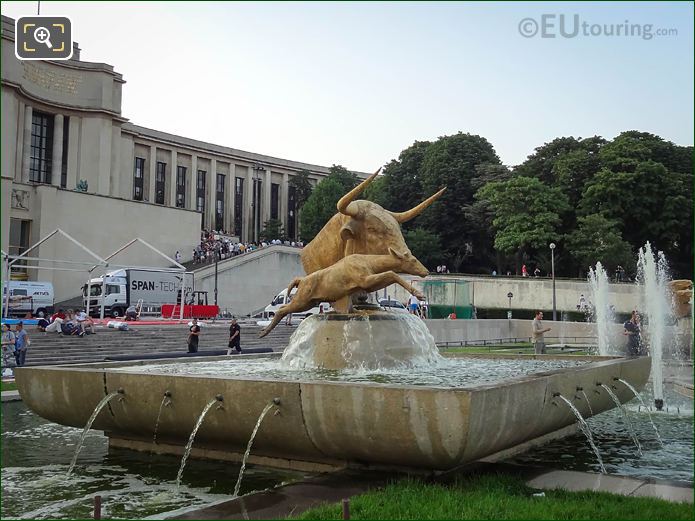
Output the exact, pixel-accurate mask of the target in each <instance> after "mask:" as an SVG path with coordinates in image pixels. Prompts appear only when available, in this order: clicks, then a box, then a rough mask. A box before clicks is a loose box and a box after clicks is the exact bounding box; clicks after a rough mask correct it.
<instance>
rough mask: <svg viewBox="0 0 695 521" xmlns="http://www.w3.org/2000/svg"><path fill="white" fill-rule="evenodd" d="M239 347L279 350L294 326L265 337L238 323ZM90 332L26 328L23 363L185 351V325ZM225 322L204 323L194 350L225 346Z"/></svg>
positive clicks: (282, 327)
mask: <svg viewBox="0 0 695 521" xmlns="http://www.w3.org/2000/svg"><path fill="white" fill-rule="evenodd" d="M240 326H241V347H242V349H246V348H253V347H270V348H272V349H273V350H275V351H281V350H282V349H284V348H285V346H286V345H287V343H288V342H289V338H290V335H291V334H292V333H293V332H294V330H295V329H296V325H295V326H285V325H284V324H280V325H278V327H277V328H275V329H274V330H273V331H272V332H271V333H270V334H269V335H268V336H266V337H265V338H258V333H259V331H260V330H261V327H260V326H257V325H256V324H254V323H240ZM96 331H97V333H96V334H94V335H85V336H84V337H82V338H80V337H77V336H63V335H58V334H57V333H41V332H39V331H37V330H35V329H31V328H30V329H29V330H28V333H29V338H30V340H31V346H30V347H29V351H28V353H27V363H26V365H27V366H37V365H56V364H77V363H85V362H103V361H104V360H105V359H106V358H107V357H113V356H120V355H131V356H137V355H139V354H142V355H155V354H161V353H185V352H187V350H188V347H187V345H186V338H187V336H188V326H187V325H185V324H182V325H161V326H157V325H155V326H149V325H147V326H131V327H130V329H129V330H128V331H118V330H116V329H110V328H106V327H97V329H96ZM228 339H229V322H226V321H225V322H217V323H216V324H204V325H203V327H202V331H201V335H200V343H199V346H198V351H200V352H204V351H214V350H220V349H226V348H227V341H228Z"/></svg>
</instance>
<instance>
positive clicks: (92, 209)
mask: <svg viewBox="0 0 695 521" xmlns="http://www.w3.org/2000/svg"><path fill="white" fill-rule="evenodd" d="M23 188H24V189H26V190H29V191H30V193H31V204H32V207H31V215H32V217H33V222H32V225H33V230H32V240H33V241H34V242H36V241H37V240H38V239H40V238H43V237H45V236H47V235H48V234H49V233H51V232H52V231H54V230H55V229H56V228H60V229H62V230H64V231H66V232H67V233H68V234H69V235H71V236H73V237H74V238H75V239H77V240H78V241H80V242H81V243H82V244H84V245H85V246H86V247H87V248H89V249H90V250H91V251H93V252H94V253H96V254H97V255H99V256H101V257H105V256H107V255H109V254H111V253H113V252H114V251H115V250H116V249H117V248H119V247H120V246H122V245H124V244H125V243H126V242H128V241H130V240H132V239H134V238H136V237H140V238H141V239H143V240H145V241H147V242H148V243H150V244H151V245H152V246H154V247H155V248H157V249H159V250H160V251H162V252H163V253H165V254H166V255H169V256H170V257H173V256H174V253H175V252H176V250H180V251H191V250H192V249H193V247H194V245H195V243H194V241H195V240H196V239H197V237H198V230H199V229H200V214H198V213H196V212H191V211H188V210H180V209H178V210H177V209H174V208H161V207H155V206H153V205H148V204H144V203H138V202H135V201H127V200H121V199H114V198H112V197H105V196H98V195H91V194H83V193H79V192H74V191H71V190H62V189H60V188H57V187H55V186H51V185H38V186H29V185H26V186H23ZM37 256H40V257H42V258H50V259H67V260H72V261H91V260H92V258H91V257H90V256H89V255H88V254H87V253H84V252H83V251H82V250H81V249H80V248H78V247H77V246H75V245H74V244H72V243H71V242H70V241H68V240H66V239H63V238H58V237H55V238H52V239H50V240H49V241H47V242H46V243H45V244H43V245H41V246H40V247H39V248H38V250H37ZM111 263H112V264H127V265H129V266H159V267H169V266H171V264H169V263H167V262H166V260H165V259H163V258H162V257H160V256H158V255H157V254H156V253H154V252H151V251H150V250H149V249H148V248H146V247H144V246H142V245H134V246H131V247H130V248H129V249H128V250H126V251H125V252H124V253H122V254H120V255H118V256H116V257H114V258H113V259H112V260H111ZM48 265H50V264H45V263H42V266H48ZM56 266H61V267H67V266H66V265H59V264H57V265H56ZM74 267H77V268H82V266H74ZM108 269H116V268H108ZM33 274H35V278H36V280H42V281H51V282H53V285H54V288H55V298H56V302H59V301H62V300H67V299H70V298H73V297H76V296H78V295H80V292H81V287H82V285H83V284H84V283H85V282H86V281H87V277H88V276H87V274H86V273H84V272H83V273H77V272H64V271H50V270H36V271H34V272H33V273H32V275H33Z"/></svg>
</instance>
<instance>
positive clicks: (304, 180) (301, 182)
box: [289, 170, 314, 210]
mask: <svg viewBox="0 0 695 521" xmlns="http://www.w3.org/2000/svg"><path fill="white" fill-rule="evenodd" d="M289 185H290V186H293V187H294V194H295V196H294V197H295V204H296V206H297V210H300V209H301V208H302V206H304V203H305V202H306V201H307V199H309V196H310V195H311V191H312V190H313V189H314V188H313V186H311V181H309V172H308V171H307V170H301V171H299V172H297V174H296V175H294V176H293V177H291V178H290V180H289Z"/></svg>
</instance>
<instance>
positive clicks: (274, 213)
mask: <svg viewBox="0 0 695 521" xmlns="http://www.w3.org/2000/svg"><path fill="white" fill-rule="evenodd" d="M279 194H280V185H279V184H276V183H273V184H271V185H270V218H271V219H277V218H278V216H279V214H280V212H279V211H278V202H279V199H278V197H279Z"/></svg>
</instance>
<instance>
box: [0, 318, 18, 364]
mask: <svg viewBox="0 0 695 521" xmlns="http://www.w3.org/2000/svg"><path fill="white" fill-rule="evenodd" d="M14 344H15V336H14V333H13V332H12V329H11V328H10V325H9V324H3V325H2V376H5V370H6V369H9V371H8V376H11V373H12V370H11V368H13V367H15V366H16V365H17V362H16V360H15V356H14Z"/></svg>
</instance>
